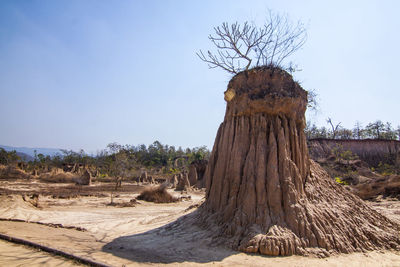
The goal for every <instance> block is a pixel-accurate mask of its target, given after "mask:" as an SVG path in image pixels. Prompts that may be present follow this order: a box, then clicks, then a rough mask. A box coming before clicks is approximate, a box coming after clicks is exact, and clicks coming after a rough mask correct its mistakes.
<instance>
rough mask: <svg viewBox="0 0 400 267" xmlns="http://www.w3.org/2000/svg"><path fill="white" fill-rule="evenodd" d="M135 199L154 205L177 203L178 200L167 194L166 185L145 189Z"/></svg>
mask: <svg viewBox="0 0 400 267" xmlns="http://www.w3.org/2000/svg"><path fill="white" fill-rule="evenodd" d="M136 199H139V200H144V201H148V202H154V203H171V202H177V201H179V199H178V198H176V197H174V196H172V195H171V194H170V193H168V192H167V185H166V184H162V185H160V186H157V187H149V188H146V189H144V190H143V191H142V192H141V193H140V195H139V196H138V197H137V198H136Z"/></svg>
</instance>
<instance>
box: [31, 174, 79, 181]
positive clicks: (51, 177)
mask: <svg viewBox="0 0 400 267" xmlns="http://www.w3.org/2000/svg"><path fill="white" fill-rule="evenodd" d="M77 178H79V177H78V176H77V175H75V174H73V173H69V172H65V173H58V174H53V173H43V174H41V175H40V176H39V179H40V180H41V181H43V182H48V183H74V182H75V181H76V179H77Z"/></svg>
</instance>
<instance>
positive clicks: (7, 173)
mask: <svg viewBox="0 0 400 267" xmlns="http://www.w3.org/2000/svg"><path fill="white" fill-rule="evenodd" d="M30 178H32V176H31V175H30V174H28V173H26V172H25V171H23V170H20V169H18V168H16V167H13V166H4V165H0V179H30Z"/></svg>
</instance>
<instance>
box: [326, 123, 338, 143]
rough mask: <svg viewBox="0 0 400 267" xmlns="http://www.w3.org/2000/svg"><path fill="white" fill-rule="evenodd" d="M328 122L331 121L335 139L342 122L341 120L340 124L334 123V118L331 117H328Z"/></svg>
mask: <svg viewBox="0 0 400 267" xmlns="http://www.w3.org/2000/svg"><path fill="white" fill-rule="evenodd" d="M326 122H327V123H329V125H330V126H331V129H332V139H335V138H336V134H337V131H338V130H339V129H340V124H341V122H339V123H338V124H336V125H334V124H333V122H332V120H331V118H328V119H327V120H326Z"/></svg>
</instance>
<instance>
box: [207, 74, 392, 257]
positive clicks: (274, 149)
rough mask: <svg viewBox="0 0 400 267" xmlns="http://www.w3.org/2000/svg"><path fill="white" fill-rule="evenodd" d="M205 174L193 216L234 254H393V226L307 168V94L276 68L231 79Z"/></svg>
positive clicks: (314, 166) (309, 164)
mask: <svg viewBox="0 0 400 267" xmlns="http://www.w3.org/2000/svg"><path fill="white" fill-rule="evenodd" d="M225 100H226V101H227V102H228V103H227V109H226V114H225V119H224V122H223V123H222V124H221V126H220V127H219V130H218V133H217V137H216V139H215V143H214V148H213V151H212V154H211V157H210V161H209V163H208V166H207V170H206V173H205V179H206V201H205V203H204V205H203V206H202V207H201V208H200V210H199V212H200V214H201V216H202V218H203V219H202V220H203V222H204V223H207V224H214V225H217V227H218V229H219V231H220V232H222V236H223V237H224V238H226V240H227V242H228V243H229V244H230V245H231V246H233V248H235V249H239V250H241V251H244V252H259V253H261V254H265V255H274V256H276V255H292V254H300V255H304V254H308V253H312V254H320V255H329V254H331V253H334V252H345V253H349V252H354V251H365V250H371V249H376V248H395V247H397V246H398V245H399V244H400V238H399V236H398V230H399V225H397V224H395V223H393V222H391V221H390V220H389V219H387V218H386V217H384V216H382V215H381V214H379V213H378V212H376V211H375V210H372V209H371V208H369V206H368V205H366V204H365V203H364V202H363V201H362V200H360V199H359V198H357V197H355V196H353V195H352V194H350V193H348V192H347V191H346V190H345V189H343V187H341V186H340V185H338V184H335V182H333V181H332V180H331V179H330V178H329V177H328V175H327V174H326V172H325V171H323V170H322V169H321V167H319V165H318V164H316V163H314V162H312V161H310V159H309V157H308V150H307V144H306V138H305V134H304V127H305V118H304V114H305V110H306V106H307V92H306V91H304V90H303V89H302V88H301V87H300V86H299V85H298V84H297V83H296V82H294V81H293V79H292V77H291V75H289V74H288V73H287V72H285V71H282V70H279V69H271V68H257V69H253V70H250V71H245V72H242V73H239V74H238V75H236V76H235V77H234V78H233V79H232V80H231V81H230V83H229V85H228V90H227V91H226V92H225Z"/></svg>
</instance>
